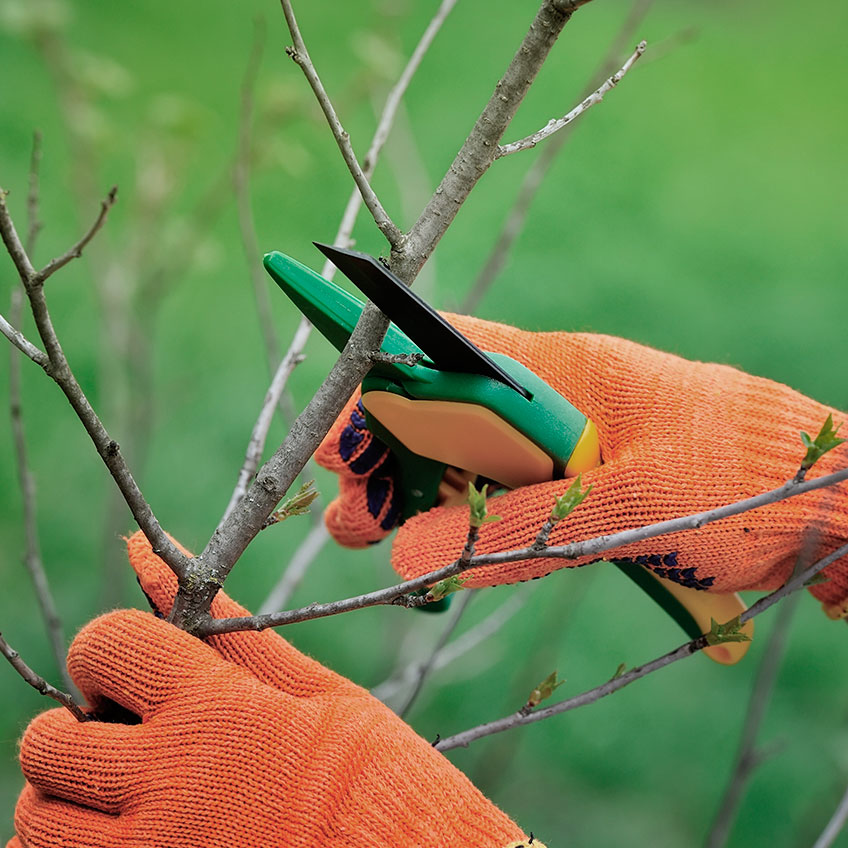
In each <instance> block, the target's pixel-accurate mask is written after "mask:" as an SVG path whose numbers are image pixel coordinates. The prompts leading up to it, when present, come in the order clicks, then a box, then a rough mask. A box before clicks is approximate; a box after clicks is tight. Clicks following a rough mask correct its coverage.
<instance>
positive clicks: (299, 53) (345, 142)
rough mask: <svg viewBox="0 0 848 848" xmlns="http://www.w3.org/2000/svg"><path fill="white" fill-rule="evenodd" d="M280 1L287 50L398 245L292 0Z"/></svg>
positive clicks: (377, 219) (381, 225)
mask: <svg viewBox="0 0 848 848" xmlns="http://www.w3.org/2000/svg"><path fill="white" fill-rule="evenodd" d="M280 5H281V6H282V8H283V14H284V15H285V17H286V23H287V24H288V27H289V32H290V33H291V37H292V41H293V42H294V46H293V47H288V48H286V53H288V55H289V56H290V57H291V58H292V59H293V60H294V62H295V63H296V64H297V65H298V66H299V67H300V69H301V70H302V71H303V74H304V76H305V77H306V79H307V80H308V81H309V85H310V86H311V87H312V91H313V92H314V94H315V98H316V100H317V101H318V104H319V106H320V107H321V111H322V112H323V113H324V116H325V117H326V119H327V123H328V124H329V125H330V130H331V131H332V133H333V137H334V138H335V139H336V144H338V146H339V150H340V151H341V154H342V157H343V158H344V160H345V164H346V165H347V168H348V170H349V171H350V174H351V176H352V177H353V179H354V182H355V183H356V185H357V187H358V188H359V192H360V194H361V195H362V199H363V201H364V202H365V205H366V206H367V207H368V211H369V212H370V213H371V216H372V217H373V218H374V223H375V224H376V225H377V228H378V229H379V230H380V232H381V233H382V234H383V235H384V236H385V237H386V241H388V243H389V244H390V245H391V246H392V247H396V246H399V245H400V243H401V240H402V238H403V233H401V231H400V229H399V228H398V227H397V226H395V224H394V222H393V221H392V219H391V218H390V217H389V215H388V213H387V212H386V210H385V209H384V208H383V205H382V203H380V199H379V198H378V197H377V195H376V194H375V192H374V189H372V188H371V184H370V183H369V182H368V177H366V175H365V173H364V172H363V170H362V167H361V166H360V164H359V160H358V159H357V158H356V154H355V153H354V152H353V147H352V146H351V143H350V136H349V135H348V133H347V131H346V130H345V129H344V127H343V126H342V123H341V121H340V120H339V116H338V115H337V114H336V110H335V108H334V107H333V103H332V101H331V100H330V98H329V96H328V94H327V91H326V89H325V88H324V85H323V83H322V82H321V79H320V77H319V76H318V72H317V71H316V70H315V66H314V65H313V64H312V60H311V59H310V58H309V51H308V50H307V49H306V44H305V42H304V41H303V37H302V36H301V34H300V28H299V27H298V25H297V19H296V18H295V15H294V9H293V8H292V5H291V0H280Z"/></svg>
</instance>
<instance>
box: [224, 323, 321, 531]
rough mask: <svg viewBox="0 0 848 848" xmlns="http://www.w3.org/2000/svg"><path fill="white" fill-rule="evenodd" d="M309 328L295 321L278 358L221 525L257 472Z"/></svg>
mask: <svg viewBox="0 0 848 848" xmlns="http://www.w3.org/2000/svg"><path fill="white" fill-rule="evenodd" d="M311 331H312V325H311V324H310V323H309V322H308V321H307V320H306V319H305V318H304V319H302V320H301V322H300V323H299V324H298V327H297V330H296V331H295V334H294V337H293V338H292V340H291V344H290V345H289V349H288V350H287V351H286V355H285V356H284V357H283V358H282V360H280V364H279V365H278V366H277V370H276V372H275V373H274V377H273V379H272V380H271V385H270V386H269V387H268V391H267V392H266V393H265V400H264V401H263V402H262V409H261V410H260V411H259V417H258V418H257V419H256V423H255V424H254V425H253V430H252V431H251V433H250V441H249V442H248V444H247V453H246V454H245V457H244V462H243V463H242V466H241V468H240V469H239V475H238V480H237V482H236V487H235V489H233V493H232V495H230V502H229V503H228V504H227V508H226V510H224V514H223V516H222V517H221V521H220V522H219V523H218V528H219V529H220V528H221V527H222V526H223V525H224V523H225V522H226V521H227V520H228V519H229V517H230V515H232V512H233V510H234V509H235V508H236V507H237V506H238V504H239V503H240V502H241V499H242V498H243V497H244V496H245V494H246V493H247V490H248V487H249V486H250V481H251V480H253V478H254V476H255V475H256V469H257V468H259V464H260V462H262V452H263V451H264V450H265V442H266V440H267V438H268V431H269V429H270V427H271V422H272V421H273V420H274V412H275V411H276V409H277V407H278V405H279V402H280V397H281V396H282V393H283V391H284V389H285V386H286V383H287V382H288V379H289V377H290V376H291V373H292V371H294V369H295V368H296V367H297V366H298V364H299V363H300V362H302V361H303V348H304V346H305V345H306V340H307V339H308V338H309V334H310V332H311Z"/></svg>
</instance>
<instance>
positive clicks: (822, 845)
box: [813, 789, 848, 848]
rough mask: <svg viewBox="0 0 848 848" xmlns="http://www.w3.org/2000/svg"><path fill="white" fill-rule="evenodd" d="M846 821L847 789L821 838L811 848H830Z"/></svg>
mask: <svg viewBox="0 0 848 848" xmlns="http://www.w3.org/2000/svg"><path fill="white" fill-rule="evenodd" d="M846 821H848V789H846V790H845V794H844V795H843V796H842V800H841V801H840V802H839V806H838V807H837V808H836V810H835V811H834V813H833V815H832V816H831V819H830V821H829V822H828V823H827V826H826V827H825V829H824V830H823V831H822V833H821V836H819V838H818V839H817V840H816V843H815V845H813V848H830V846H831V845H833V843H834V841H835V840H836V837H837V836H839V834H840V833H841V832H842V828H844V827H845V822H846Z"/></svg>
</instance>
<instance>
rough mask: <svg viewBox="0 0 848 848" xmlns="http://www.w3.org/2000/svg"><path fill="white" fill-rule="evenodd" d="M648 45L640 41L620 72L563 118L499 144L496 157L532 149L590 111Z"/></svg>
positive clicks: (621, 77) (617, 82)
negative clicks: (526, 134)
mask: <svg viewBox="0 0 848 848" xmlns="http://www.w3.org/2000/svg"><path fill="white" fill-rule="evenodd" d="M647 46H648V43H647V42H646V41H640V42H639V44H638V45H637V46H636V49H635V50H634V51H633V54H632V55H631V57H630V58H629V59H628V60H627V61H626V62H625V63H624V65H623V66H622V67H621V69H620V70H619V71H618V73H616V74H613V76H611V77H610V78H609V79H608V80H607V81H606V82H605V83H604V84H603V85H602V86H601V87H600V88H599V89H597V90H596V91H595V92H593V93H592V94H590V95H589V96H588V97H587V98H586V99H585V100H583V101H582V102H581V103H580V104H579V105H577V106H575V107H574V108H573V109H572V110H571V111H570V112H568V113H567V114H565V115H563V116H562V117H561V118H553V119H552V120H550V121H548V123H547V124H546V125H545V126H544V127H542V129H540V130H537V131H536V132H534V133H533V134H532V135H528V136H526V137H525V138H522V139H519V140H518V141H513V142H510V143H509V144H503V145H499V146H498V149H497V152H496V153H495V158H496V159H500V158H501V157H502V156H509V155H510V154H512V153H520V152H521V151H522V150H530V149H531V148H533V147H535V146H536V145H537V144H538V143H539V142H540V141H543V140H544V139H546V138H548V137H549V136H552V135H553V134H554V133H556V132H559V131H560V130H561V129H563V128H564V127H567V126H568V125H569V124H570V123H571V122H572V121H575V120H576V119H577V118H579V117H580V116H581V115H582V114H583V113H584V112H588V111H589V109H591V108H592V107H593V106H595V105H597V104H598V103H600V102H601V101H602V100H603V99H604V95H605V94H606V93H607V92H608V91H611V90H612V89H613V88H615V87H616V86H617V85H618V84H619V83H620V82H621V80H622V79H623V78H624V75H625V74H626V73H627V72H628V71H629V70H630V69H631V68H632V67H633V65H634V64H635V63H636V61H637V60H638V59H639V57H640V56H641V55H642V54H643V53H644V52H645V48H646V47H647Z"/></svg>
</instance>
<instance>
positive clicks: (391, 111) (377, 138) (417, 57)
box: [362, 0, 457, 177]
mask: <svg viewBox="0 0 848 848" xmlns="http://www.w3.org/2000/svg"><path fill="white" fill-rule="evenodd" d="M456 2H457V0H442V4H441V5H440V6H439V8H438V9H437V11H436V14H435V15H433V18H432V20H431V21H430V23H429V24H427V28H426V29H425V30H424V34H423V35H422V36H421V39H420V41H419V42H418V44H417V45H416V46H415V50H413V51H412V55H411V56H410V57H409V61H408V62H407V64H406V67H405V68H404V69H403V71H402V72H401V75H400V77H399V78H398V81H397V82H396V83H395V85H394V87H393V88H392V90H391V91H390V92H389V94H388V96H387V97H386V104H385V106H383V114H382V115H381V116H380V120H379V122H378V123H377V130H376V132H375V133H374V138H373V139H372V140H371V146H370V147H369V148H368V152H367V153H366V154H365V158H364V159H363V160H362V166H363V170H364V171H365V173H366V175H368V176H369V177H370V176H371V174H372V173H373V172H374V167H375V166H376V164H377V158H378V157H379V155H380V151H381V150H382V149H383V145H384V144H385V143H386V139H387V138H388V137H389V132H390V131H391V128H392V125H393V124H394V122H395V117H396V115H397V111H398V108H399V107H400V104H401V100H402V99H403V95H404V94H405V93H406V89H407V88H409V84H410V82H412V78H413V77H414V76H415V74H416V72H417V71H418V68H419V67H420V65H421V62H422V60H423V59H424V56H425V54H426V53H427V51H428V50H429V49H430V45H431V44H432V43H433V39H434V38H435V37H436V35H437V34H438V32H439V30H440V29H441V28H442V24H443V23H444V22H445V19H446V18H447V16H448V15H449V14H450V13H451V11H452V10H453V7H454V6H455V5H456Z"/></svg>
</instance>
